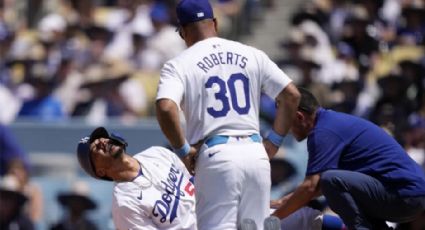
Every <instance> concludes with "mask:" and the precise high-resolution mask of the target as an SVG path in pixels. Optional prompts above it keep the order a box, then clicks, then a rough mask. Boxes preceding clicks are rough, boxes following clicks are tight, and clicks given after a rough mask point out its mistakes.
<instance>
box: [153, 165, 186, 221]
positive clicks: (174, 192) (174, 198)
mask: <svg viewBox="0 0 425 230" xmlns="http://www.w3.org/2000/svg"><path fill="white" fill-rule="evenodd" d="M182 181H183V173H182V172H180V170H178V169H177V168H176V166H175V165H174V164H173V165H171V168H170V171H169V173H168V178H167V181H161V184H162V185H163V186H164V193H163V194H162V195H161V199H160V200H157V201H156V202H155V204H154V206H153V210H152V214H153V215H154V216H155V217H158V216H160V220H159V221H160V222H161V223H164V222H165V221H167V219H168V216H169V218H170V223H172V222H173V220H174V219H175V218H176V217H177V208H178V206H179V202H180V196H184V192H183V191H181V189H180V187H181V184H182Z"/></svg>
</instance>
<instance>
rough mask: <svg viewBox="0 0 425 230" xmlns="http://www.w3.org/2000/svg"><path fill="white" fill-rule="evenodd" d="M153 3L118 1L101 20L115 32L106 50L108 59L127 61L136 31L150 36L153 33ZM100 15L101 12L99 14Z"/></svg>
mask: <svg viewBox="0 0 425 230" xmlns="http://www.w3.org/2000/svg"><path fill="white" fill-rule="evenodd" d="M150 2H151V1H149V0H147V1H134V0H118V4H117V6H118V7H116V8H112V9H111V10H110V12H109V14H108V15H107V16H104V17H103V18H101V19H98V20H99V23H103V24H104V25H106V27H107V28H108V29H109V30H110V31H113V32H114V37H113V40H112V41H111V44H110V45H109V46H108V47H107V48H106V50H105V56H106V57H108V58H115V59H116V58H118V59H127V58H128V57H130V56H131V53H132V49H133V47H132V44H133V43H132V41H131V40H132V34H133V32H134V31H138V32H139V33H142V34H144V35H145V36H150V35H151V34H152V33H153V27H152V23H151V21H150V19H149V11H150V9H151V6H150V5H151V3H150ZM99 13H100V12H99Z"/></svg>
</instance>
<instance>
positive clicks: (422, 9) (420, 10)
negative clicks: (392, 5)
mask: <svg viewBox="0 0 425 230" xmlns="http://www.w3.org/2000/svg"><path fill="white" fill-rule="evenodd" d="M406 2H408V1H406ZM401 15H402V19H404V20H403V21H402V22H401V23H400V25H399V29H398V31H397V34H398V35H399V36H400V38H402V39H403V38H404V39H405V40H403V41H401V42H402V43H408V44H413V45H415V44H416V45H420V44H422V45H423V44H424V42H425V37H424V36H425V3H424V2H423V1H421V0H412V1H411V3H408V4H407V5H405V6H403V8H402V12H401Z"/></svg>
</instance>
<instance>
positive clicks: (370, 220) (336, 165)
mask: <svg viewBox="0 0 425 230" xmlns="http://www.w3.org/2000/svg"><path fill="white" fill-rule="evenodd" d="M299 91H300V93H301V101H300V104H299V107H298V111H297V115H296V119H295V120H294V123H293V126H292V128H291V132H292V134H293V135H294V137H295V138H296V139H297V140H298V141H301V140H304V139H305V138H307V147H308V152H309V159H308V164H307V172H306V177H305V179H304V181H303V183H301V185H299V186H298V187H297V189H296V190H295V191H294V192H293V193H291V194H289V195H287V196H285V197H283V198H281V199H280V200H278V201H273V202H272V205H273V206H274V207H275V208H277V210H276V211H275V212H274V213H273V215H275V216H278V217H279V218H281V219H282V218H284V217H286V216H288V215H289V214H291V213H293V212H294V211H296V210H297V209H299V208H300V207H302V206H304V205H305V204H306V203H307V202H309V201H310V200H311V199H313V198H315V197H317V196H319V195H321V194H323V195H324V196H325V198H326V200H327V202H328V204H329V206H330V208H331V209H332V210H333V211H334V212H335V213H337V214H338V215H339V216H340V217H341V218H342V220H343V221H344V223H345V224H346V225H347V227H348V229H362V230H363V229H388V227H387V225H386V223H385V221H390V222H396V223H398V222H406V221H411V220H413V219H415V218H417V217H418V216H419V215H420V214H421V213H422V212H424V211H425V173H424V171H423V170H422V169H421V167H420V166H419V165H418V164H416V162H414V161H413V160H412V159H411V158H410V157H409V156H408V155H407V153H406V152H405V151H404V150H403V148H402V147H401V146H400V145H399V144H398V143H397V142H396V141H395V140H394V139H393V138H392V137H391V136H389V135H388V134H387V133H386V132H385V131H384V130H383V129H381V128H380V127H378V126H376V125H374V124H373V123H371V122H369V121H366V120H364V119H361V118H358V117H355V116H352V115H348V114H344V113H339V112H335V111H332V110H326V109H323V108H321V107H320V105H319V103H318V102H317V100H316V98H315V97H314V96H313V95H312V94H311V93H310V92H308V91H307V90H305V89H302V88H300V89H299Z"/></svg>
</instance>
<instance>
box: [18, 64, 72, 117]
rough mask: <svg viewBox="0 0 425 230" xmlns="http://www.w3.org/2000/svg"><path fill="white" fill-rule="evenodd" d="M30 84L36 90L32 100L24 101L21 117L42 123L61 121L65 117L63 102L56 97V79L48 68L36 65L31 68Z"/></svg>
mask: <svg viewBox="0 0 425 230" xmlns="http://www.w3.org/2000/svg"><path fill="white" fill-rule="evenodd" d="M30 68H31V69H30V73H29V75H30V76H29V79H28V83H29V84H30V85H31V86H32V87H33V89H34V95H33V97H32V98H30V99H28V100H26V101H24V103H23V105H22V108H21V111H20V112H19V116H21V117H30V118H37V119H40V120H42V121H52V120H59V119H62V118H64V117H65V114H64V111H63V108H62V104H61V102H60V101H59V100H58V99H57V98H55V97H54V95H53V94H52V91H53V89H54V87H53V86H54V79H53V76H52V75H51V74H49V72H48V69H47V66H46V65H45V64H43V63H35V64H33V65H32V66H31V67H30Z"/></svg>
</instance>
